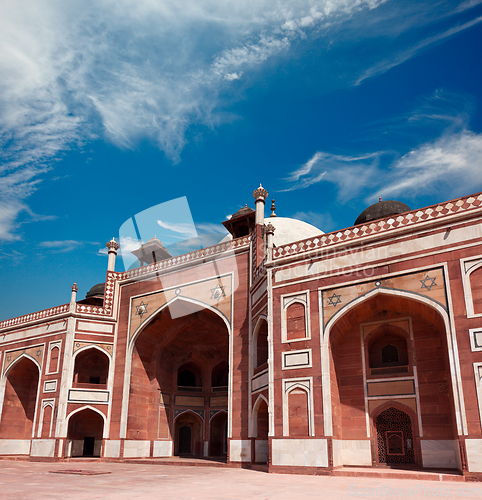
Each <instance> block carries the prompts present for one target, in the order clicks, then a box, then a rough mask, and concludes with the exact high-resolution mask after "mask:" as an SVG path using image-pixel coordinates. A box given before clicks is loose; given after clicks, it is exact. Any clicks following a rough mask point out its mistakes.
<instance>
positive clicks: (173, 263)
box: [106, 236, 249, 292]
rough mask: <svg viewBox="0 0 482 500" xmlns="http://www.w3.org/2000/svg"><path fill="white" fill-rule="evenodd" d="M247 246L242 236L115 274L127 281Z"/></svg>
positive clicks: (246, 237) (245, 238)
mask: <svg viewBox="0 0 482 500" xmlns="http://www.w3.org/2000/svg"><path fill="white" fill-rule="evenodd" d="M248 245H249V236H243V237H242V238H236V239H235V240H231V241H226V242H225V243H218V244H217V245H213V246H211V247H206V248H202V249H201V250H195V251H194V252H189V253H186V254H183V255H178V256H177V257H172V258H170V259H165V260H161V261H159V262H156V263H155V264H149V265H148V266H142V267H138V268H136V269H131V270H130V271H125V272H123V273H117V274H118V278H117V279H120V280H127V279H133V278H137V277H139V276H144V275H146V274H149V273H152V272H156V271H163V270H164V269H169V268H172V267H177V266H182V265H185V264H190V263H191V262H193V263H194V262H198V261H201V260H204V259H208V258H211V257H212V256H214V255H218V254H222V253H223V252H226V251H228V250H235V249H237V248H241V247H245V246H248ZM106 292H107V287H106Z"/></svg>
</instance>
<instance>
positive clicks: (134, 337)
mask: <svg viewBox="0 0 482 500" xmlns="http://www.w3.org/2000/svg"><path fill="white" fill-rule="evenodd" d="M176 302H188V303H191V304H193V305H196V306H200V308H201V309H208V310H209V311H211V312H213V313H214V314H216V315H217V316H219V317H220V318H221V319H222V320H223V321H224V323H225V324H226V328H227V329H228V334H229V336H231V323H230V321H229V319H228V318H227V317H226V315H225V314H223V313H222V312H221V311H219V310H218V309H216V308H215V307H213V306H211V305H209V304H206V302H203V301H201V300H197V299H193V298H191V297H183V296H182V295H178V296H177V297H174V298H172V299H171V300H168V301H167V302H166V303H165V304H163V305H162V306H160V307H158V308H157V309H156V310H155V311H154V312H153V313H152V314H151V315H150V316H149V317H148V318H147V319H146V320H145V321H143V322H142V324H140V325H139V326H138V327H137V328H136V330H135V331H134V333H133V334H132V335H131V337H130V339H129V343H128V345H129V350H130V352H131V353H132V350H133V349H134V345H135V343H136V340H137V338H138V337H139V335H140V334H141V332H142V331H143V330H144V329H145V328H147V327H148V326H149V325H150V324H151V323H152V321H153V320H154V319H155V318H156V316H157V315H158V314H159V313H161V312H162V311H163V310H164V309H166V308H168V307H169V306H172V305H173V304H175V303H176ZM189 314H191V313H189Z"/></svg>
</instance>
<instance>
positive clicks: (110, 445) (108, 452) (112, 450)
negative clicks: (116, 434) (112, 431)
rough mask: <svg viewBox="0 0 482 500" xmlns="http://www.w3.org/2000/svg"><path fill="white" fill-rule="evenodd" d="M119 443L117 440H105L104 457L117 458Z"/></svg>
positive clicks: (118, 455)
mask: <svg viewBox="0 0 482 500" xmlns="http://www.w3.org/2000/svg"><path fill="white" fill-rule="evenodd" d="M120 447H121V442H120V440H119V439H112V440H110V439H106V441H105V448H104V457H108V458H119V457H120Z"/></svg>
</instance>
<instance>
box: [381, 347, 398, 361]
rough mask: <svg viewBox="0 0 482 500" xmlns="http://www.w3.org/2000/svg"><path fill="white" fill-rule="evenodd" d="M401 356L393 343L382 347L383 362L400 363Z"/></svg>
mask: <svg viewBox="0 0 482 500" xmlns="http://www.w3.org/2000/svg"><path fill="white" fill-rule="evenodd" d="M399 361H400V358H399V356H398V349H397V347H396V346H394V345H392V344H388V345H386V346H385V347H383V348H382V363H383V364H385V363H398V362H399Z"/></svg>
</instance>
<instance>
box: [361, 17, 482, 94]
mask: <svg viewBox="0 0 482 500" xmlns="http://www.w3.org/2000/svg"><path fill="white" fill-rule="evenodd" d="M467 8H468V7H467ZM481 21H482V16H480V17H477V18H476V19H472V20H471V21H468V22H466V23H464V24H462V25H460V26H455V27H453V28H450V29H448V30H446V31H444V32H442V33H438V34H437V35H434V36H431V37H428V38H426V39H425V40H422V41H421V42H419V43H417V44H415V45H414V46H412V47H410V48H408V49H405V50H403V51H401V52H399V53H398V54H395V55H394V56H393V57H390V59H386V60H384V61H381V62H379V63H377V64H375V65H374V66H372V67H371V68H369V69H367V70H365V71H364V72H363V73H362V75H361V76H360V77H359V78H358V80H357V81H356V83H355V85H360V84H361V83H362V82H363V81H364V80H366V79H368V78H373V77H375V76H378V75H381V74H383V73H386V72H387V71H389V70H390V69H392V68H394V67H395V66H398V65H400V64H402V63H404V62H405V61H408V60H409V59H411V58H412V57H415V56H416V55H418V54H419V53H421V52H422V51H423V50H425V49H426V48H427V47H429V46H431V45H435V44H437V43H439V42H441V41H443V40H445V39H446V38H449V37H451V36H453V35H456V34H457V33H460V32H461V31H464V30H466V29H468V28H471V27H472V26H475V25H476V24H479V23H480V22H481Z"/></svg>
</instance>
